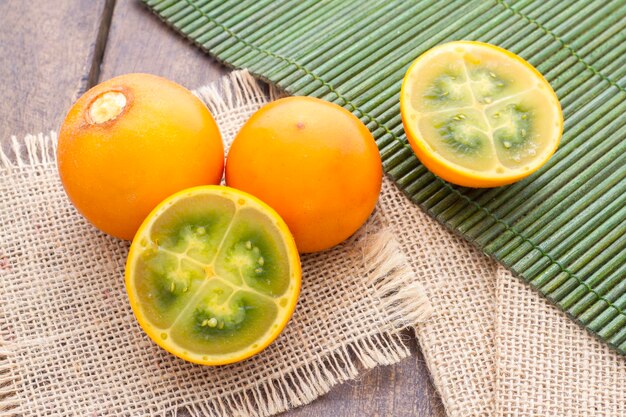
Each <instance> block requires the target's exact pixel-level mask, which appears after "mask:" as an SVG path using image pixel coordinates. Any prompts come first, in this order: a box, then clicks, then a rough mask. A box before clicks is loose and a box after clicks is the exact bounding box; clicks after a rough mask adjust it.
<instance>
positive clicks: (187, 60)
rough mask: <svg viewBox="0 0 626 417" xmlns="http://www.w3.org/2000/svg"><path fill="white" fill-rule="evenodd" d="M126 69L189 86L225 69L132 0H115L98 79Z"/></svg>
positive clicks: (120, 72)
mask: <svg viewBox="0 0 626 417" xmlns="http://www.w3.org/2000/svg"><path fill="white" fill-rule="evenodd" d="M129 72H148V73H152V74H156V75H160V76H162V77H165V78H168V79H170V80H173V81H176V82H177V83H179V84H181V85H184V86H185V87H187V88H190V89H193V88H196V87H199V86H201V85H204V84H208V83H210V82H212V81H215V80H217V79H218V78H220V77H221V76H222V75H224V74H226V73H227V72H228V69H226V67H224V66H223V65H221V64H219V63H218V62H217V61H216V60H215V59H213V58H211V57H210V56H208V55H206V54H205V53H203V52H202V51H200V50H199V49H198V48H195V47H193V46H192V45H191V44H190V43H189V42H188V41H187V40H185V39H184V38H183V37H182V36H180V35H178V34H177V33H176V32H174V31H173V30H171V29H169V28H168V27H167V26H165V25H164V24H163V23H161V21H160V20H159V19H157V17H156V16H154V15H153V14H152V13H151V12H150V11H149V9H148V8H147V7H145V6H144V5H143V4H142V3H141V2H140V1H136V0H117V3H116V5H115V9H114V11H113V21H112V24H111V29H110V31H109V40H108V42H107V47H106V50H105V53H104V59H103V61H102V67H101V73H100V81H104V80H107V79H109V78H111V77H115V76H117V75H121V74H125V73H129Z"/></svg>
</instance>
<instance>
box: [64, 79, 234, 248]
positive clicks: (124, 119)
mask: <svg viewBox="0 0 626 417" xmlns="http://www.w3.org/2000/svg"><path fill="white" fill-rule="evenodd" d="M57 163H58V169H59V175H60V177H61V181H62V183H63V186H64V188H65V191H66V192H67V195H68V196H69V198H70V200H71V202H72V203H73V204H74V206H75V207H76V208H77V209H78V211H79V212H80V213H81V214H82V215H83V216H85V217H86V218H87V220H89V221H90V222H91V223H93V225H95V226H96V227H97V228H98V229H100V230H102V231H104V232H106V233H108V234H110V235H113V236H115V237H118V238H121V239H128V240H130V239H132V238H133V236H134V235H135V232H136V231H137V229H138V228H139V226H140V224H141V222H142V221H143V220H144V218H145V217H146V216H147V215H148V214H149V213H150V211H151V210H152V209H153V208H154V207H155V206H156V205H157V204H158V203H159V202H160V201H161V200H163V199H164V198H166V197H167V196H169V195H171V194H173V193H175V192H177V191H180V190H182V189H184V188H188V187H192V186H196V185H204V184H219V182H220V180H221V178H222V174H223V169H224V148H223V144H222V139H221V135H220V132H219V129H218V127H217V124H216V123H215V120H214V119H213V117H212V115H211V113H210V112H209V110H208V109H207V108H206V106H205V105H204V104H203V103H202V102H201V101H200V100H199V99H198V98H197V97H195V96H194V95H193V94H192V93H191V92H190V91H189V90H187V89H185V88H184V87H182V86H180V85H179V84H176V83H174V82H172V81H169V80H167V79H165V78H161V77H158V76H155V75H150V74H126V75H122V76H119V77H115V78H112V79H110V80H108V81H105V82H103V83H101V84H98V85H97V86H95V87H93V88H92V89H90V90H89V91H87V92H86V93H85V94H84V95H83V96H82V97H80V98H79V99H78V100H77V101H76V103H74V105H73V106H72V107H71V109H70V110H69V112H68V114H67V116H66V118H65V121H64V122H63V125H62V126H61V130H60V133H59V142H58V148H57Z"/></svg>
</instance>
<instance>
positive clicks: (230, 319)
mask: <svg viewBox="0 0 626 417" xmlns="http://www.w3.org/2000/svg"><path fill="white" fill-rule="evenodd" d="M239 204H240V205H241V206H238V205H239ZM139 244H140V245H141V247H142V250H141V252H140V254H139V255H138V259H137V261H136V262H135V265H134V268H135V270H134V271H133V272H134V277H135V278H134V283H135V288H136V293H137V300H138V303H139V308H140V309H141V310H142V312H143V314H144V317H145V319H146V320H147V321H148V322H149V324H150V325H152V326H154V328H156V330H157V331H158V332H159V334H160V336H161V338H162V339H163V340H168V343H172V344H176V345H178V347H179V348H182V349H186V350H189V351H191V352H193V353H194V354H197V355H219V354H228V353H232V352H236V351H238V350H241V349H244V348H246V347H249V346H251V345H252V347H253V348H254V347H255V346H254V342H255V341H257V340H259V339H262V338H263V336H264V335H266V334H267V333H268V332H271V331H272V330H275V329H276V328H277V327H278V326H279V325H280V323H278V322H277V319H278V318H279V317H280V314H279V313H280V310H284V309H285V308H286V306H287V304H289V303H286V302H285V300H284V298H285V297H287V295H286V294H287V293H288V292H289V291H290V290H293V288H292V287H293V285H294V284H293V283H292V280H291V276H292V271H291V270H290V265H289V262H288V259H289V258H288V254H287V252H286V245H285V242H284V239H283V237H282V236H281V234H280V233H279V231H278V229H277V226H276V224H275V223H274V220H273V219H272V218H271V217H269V216H268V215H266V214H265V213H263V212H262V211H260V210H258V209H254V208H252V207H247V206H246V204H244V200H241V199H240V200H239V203H238V204H236V203H235V202H233V201H232V200H230V199H227V198H224V197H221V196H219V195H210V194H199V195H194V196H192V197H187V198H185V199H183V200H181V201H179V202H177V203H176V204H174V205H171V206H170V207H168V208H166V209H165V211H164V212H163V213H162V214H161V215H160V216H159V217H158V218H157V219H156V220H155V222H154V223H153V224H152V226H151V228H150V233H149V235H148V236H147V237H143V238H141V239H140V242H139ZM292 292H293V291H292ZM292 292H291V293H292Z"/></svg>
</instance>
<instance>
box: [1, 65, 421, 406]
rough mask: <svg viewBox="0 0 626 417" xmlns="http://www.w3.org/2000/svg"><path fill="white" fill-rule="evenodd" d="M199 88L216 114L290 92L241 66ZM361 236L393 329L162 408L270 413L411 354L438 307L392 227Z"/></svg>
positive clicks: (35, 158) (7, 160)
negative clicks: (417, 332)
mask: <svg viewBox="0 0 626 417" xmlns="http://www.w3.org/2000/svg"><path fill="white" fill-rule="evenodd" d="M195 94H196V95H197V96H198V97H200V98H201V99H202V100H203V101H204V102H205V103H206V104H207V106H208V107H209V108H210V109H211V111H212V112H213V113H214V114H215V113H220V112H221V113H223V112H227V111H228V110H229V109H231V108H235V107H241V106H248V105H250V106H255V105H256V106H258V105H259V104H262V103H265V102H266V101H267V95H268V94H269V97H270V100H273V99H275V98H277V97H280V96H282V95H283V94H282V93H281V92H280V91H279V90H277V89H275V88H270V90H269V92H268V93H266V92H264V91H263V89H262V88H261V86H260V85H259V83H258V82H257V81H256V80H255V79H254V78H253V77H252V76H251V75H250V74H249V73H248V72H247V71H237V72H233V73H231V74H230V75H228V76H226V77H224V79H223V80H221V81H220V82H218V83H216V84H213V85H210V86H206V87H202V88H200V89H198V90H196V91H195ZM56 142H57V135H56V133H55V132H50V133H49V134H48V135H44V134H42V133H40V134H37V135H27V136H26V137H25V138H24V139H23V141H21V142H20V141H19V140H18V139H17V138H16V137H15V136H13V137H12V138H11V150H10V152H4V151H0V173H2V171H4V173H5V174H8V176H10V175H11V174H12V172H14V171H15V172H18V171H19V170H20V169H21V168H25V167H29V168H33V167H35V168H36V167H41V168H45V167H46V166H49V164H51V163H55V154H56ZM357 240H358V241H360V244H359V245H358V247H359V250H361V251H362V257H363V260H364V263H365V264H367V265H370V268H369V270H368V274H367V276H366V277H364V280H365V282H367V284H368V286H369V287H370V288H371V290H372V291H373V293H374V296H375V297H376V298H377V299H379V300H380V303H379V306H380V309H381V311H384V312H385V314H386V316H387V317H388V318H389V323H390V325H391V330H385V331H382V332H379V331H376V330H373V333H372V334H369V335H364V336H363V337H362V338H360V339H358V340H356V341H352V342H350V343H346V344H343V345H342V346H340V347H339V348H337V349H335V350H333V351H331V352H329V353H328V354H327V355H324V356H322V357H320V358H319V359H318V361H317V362H316V363H309V364H305V365H303V366H300V367H297V368H293V369H288V370H285V372H284V373H281V374H280V375H277V376H276V377H274V378H272V379H271V380H269V381H268V380H264V381H259V382H258V383H257V384H255V385H254V386H253V387H252V388H248V389H246V390H239V391H234V392H232V393H230V394H229V395H227V396H224V397H222V398H216V399H213V400H210V401H207V402H204V403H195V404H191V405H190V404H185V405H182V404H177V402H176V400H175V399H173V401H172V405H171V406H170V407H167V409H165V410H163V413H162V415H163V416H166V415H172V416H176V415H178V412H179V411H180V410H181V408H183V409H186V410H187V411H188V413H189V414H190V415H191V416H192V417H200V416H211V417H231V416H232V417H235V416H252V417H264V416H269V415H273V414H276V413H280V412H283V411H286V410H289V409H291V408H294V407H297V406H301V405H304V404H308V403H310V402H311V401H313V400H314V399H316V398H317V397H319V396H320V395H323V394H325V393H327V392H328V391H330V389H331V388H332V387H333V386H334V385H337V384H340V383H342V382H345V381H347V380H350V379H354V378H356V377H357V376H358V374H359V371H360V370H362V369H371V368H373V367H376V366H378V365H390V364H394V363H397V362H399V361H400V360H402V359H403V358H406V357H408V356H409V355H410V350H409V349H408V347H407V341H406V340H404V339H405V338H404V337H403V335H402V333H401V330H402V329H404V328H407V327H410V326H412V325H415V324H416V323H419V322H421V321H423V320H425V319H426V318H427V317H428V316H429V315H430V314H431V313H432V307H431V305H430V303H429V301H428V299H427V297H426V295H425V292H424V289H423V288H422V286H421V284H419V283H418V282H417V280H416V279H415V276H414V274H413V272H412V270H411V268H410V267H409V266H408V263H407V259H406V257H405V255H404V254H403V252H402V250H401V248H400V246H399V244H398V242H397V241H396V240H395V239H394V236H393V234H392V233H391V232H389V231H388V230H386V228H383V230H382V231H369V230H367V228H363V229H362V230H361V231H360V232H359V233H357V235H355V236H354V237H353V238H351V239H350V243H354V242H355V241H357ZM338 279H340V277H338ZM0 284H1V282H0ZM3 317H4V312H3V311H2V306H0V417H14V416H15V417H17V416H19V415H20V414H21V411H20V410H21V409H22V406H23V404H22V403H21V401H20V397H19V390H20V387H21V385H20V384H21V380H20V376H19V375H17V373H16V370H15V367H14V366H13V365H12V358H11V353H12V352H11V348H10V342H11V337H12V336H11V333H10V332H9V329H8V326H9V323H6V322H5V321H4V320H3Z"/></svg>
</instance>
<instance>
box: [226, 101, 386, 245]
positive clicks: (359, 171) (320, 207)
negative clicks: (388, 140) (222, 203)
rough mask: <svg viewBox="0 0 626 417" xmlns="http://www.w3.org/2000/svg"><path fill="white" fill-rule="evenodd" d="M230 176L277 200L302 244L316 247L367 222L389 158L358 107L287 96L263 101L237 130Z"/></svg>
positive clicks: (271, 200) (242, 186) (265, 197)
mask: <svg viewBox="0 0 626 417" xmlns="http://www.w3.org/2000/svg"><path fill="white" fill-rule="evenodd" d="M226 184H227V185H229V186H232V187H235V188H238V189H241V190H244V191H246V192H249V193H250V194H253V195H255V196H257V197H259V198H260V199H261V200H263V201H265V202H266V203H267V204H269V205H270V206H272V207H273V208H274V209H275V210H276V211H277V212H278V213H279V214H280V215H281V216H282V218H283V219H285V222H286V223H287V224H288V225H289V229H290V230H291V232H292V233H293V235H294V238H295V240H296V244H297V245H298V249H299V250H300V252H317V251H321V250H325V249H328V248H330V247H332V246H335V245H337V244H338V243H340V242H342V241H343V240H345V239H347V238H348V237H349V236H351V235H352V234H353V233H354V232H356V231H357V230H358V229H359V227H361V225H363V223H365V221H366V220H367V218H368V217H369V215H370V214H371V213H372V211H373V210H374V207H375V206H376V202H377V200H378V195H379V193H380V188H381V184H382V163H381V160H380V154H379V152H378V148H377V146H376V142H375V141H374V137H373V136H372V134H371V132H370V131H369V130H368V129H367V127H366V126H365V125H364V124H363V123H362V122H361V121H360V120H359V119H358V118H357V117H356V116H354V115H353V114H352V113H350V112H349V111H347V110H346V109H344V108H342V107H340V106H338V105H336V104H333V103H329V102H327V101H324V100H320V99H316V98H312V97H287V98H283V99H280V100H276V101H274V102H271V103H269V104H267V105H265V106H263V107H262V108H261V109H260V110H258V111H257V112H256V113H254V114H253V115H252V117H250V119H249V120H248V121H247V122H246V123H245V124H244V126H243V127H242V128H241V130H240V131H239V132H238V133H237V136H236V137H235V139H234V141H233V144H232V146H231V148H230V151H229V152H228V157H227V160H226Z"/></svg>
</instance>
